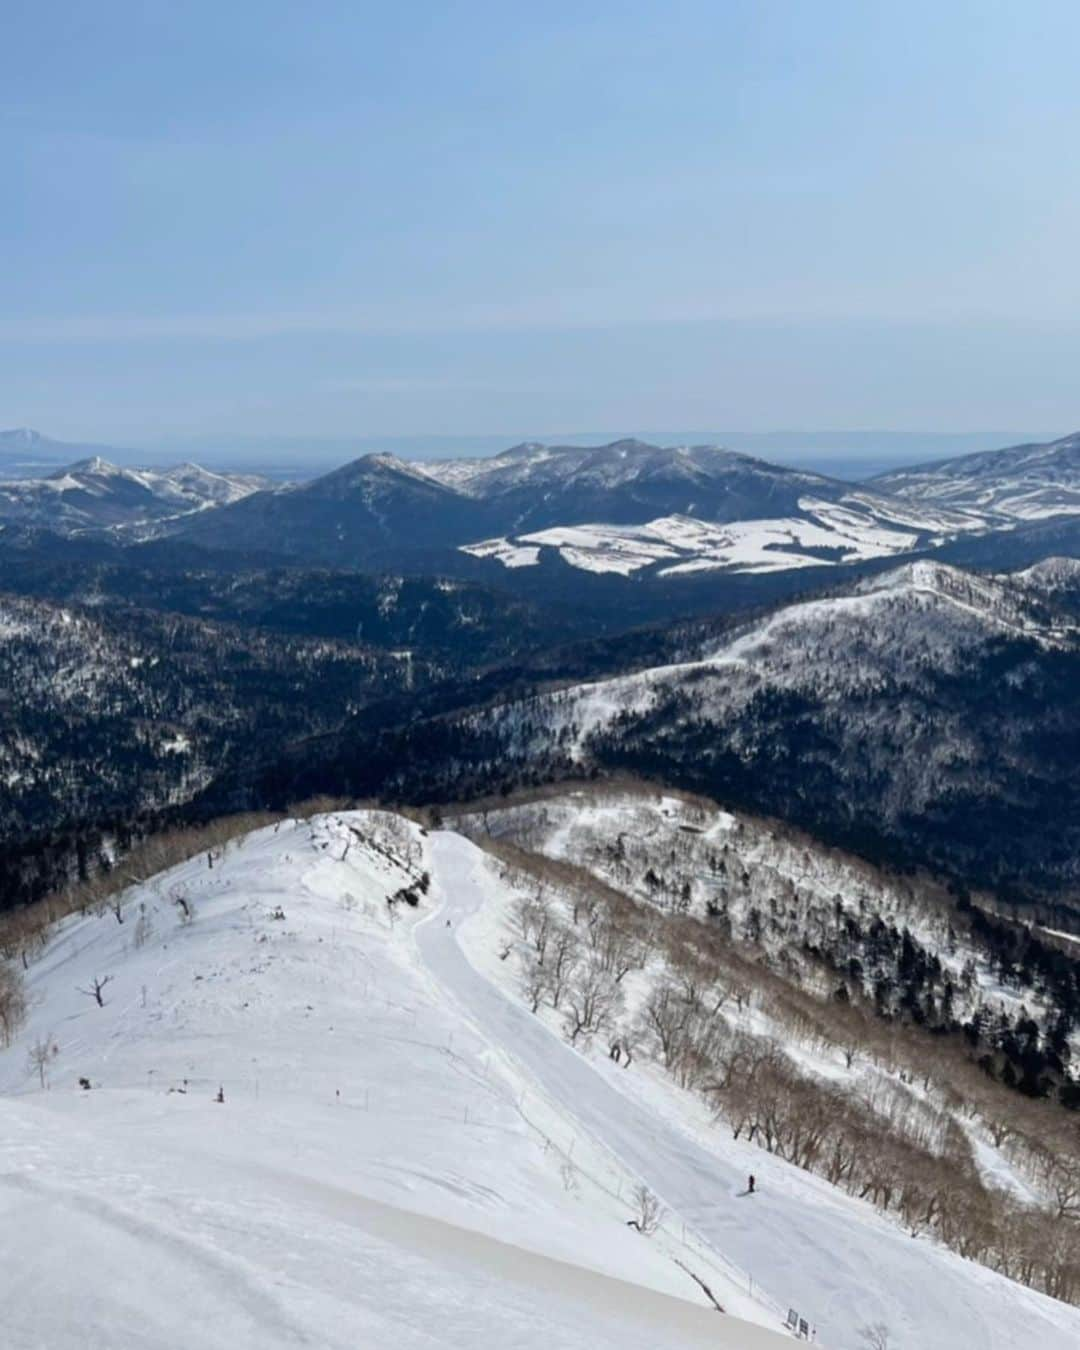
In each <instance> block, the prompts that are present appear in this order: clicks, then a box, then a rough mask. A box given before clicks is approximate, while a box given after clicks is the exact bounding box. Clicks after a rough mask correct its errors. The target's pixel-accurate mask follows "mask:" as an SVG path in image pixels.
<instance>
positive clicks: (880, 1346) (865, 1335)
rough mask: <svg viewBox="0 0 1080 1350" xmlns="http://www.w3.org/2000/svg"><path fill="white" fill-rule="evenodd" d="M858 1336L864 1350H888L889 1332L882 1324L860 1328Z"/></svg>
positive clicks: (875, 1323) (876, 1323)
mask: <svg viewBox="0 0 1080 1350" xmlns="http://www.w3.org/2000/svg"><path fill="white" fill-rule="evenodd" d="M859 1335H860V1337H861V1338H862V1342H863V1345H865V1346H866V1350H889V1343H890V1332H889V1328H888V1327H887V1326H886V1325H885V1323H884V1322H874V1323H872V1324H871V1325H870V1326H865V1327H860V1328H859Z"/></svg>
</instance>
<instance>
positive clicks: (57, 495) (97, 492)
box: [0, 433, 266, 534]
mask: <svg viewBox="0 0 1080 1350" xmlns="http://www.w3.org/2000/svg"><path fill="white" fill-rule="evenodd" d="M18 434H19V435H20V436H22V437H32V436H33V434H34V433H18ZM39 440H40V438H39ZM23 443H24V444H26V445H27V446H28V447H32V446H33V445H35V444H37V443H38V442H37V441H33V440H29V439H27V440H24V442H23ZM45 444H46V445H55V444H56V442H45ZM265 486H266V483H265V480H264V479H261V478H256V477H251V476H246V475H238V474H220V473H213V472H212V471H211V470H209V469H204V468H201V467H200V466H199V465H197V464H179V465H176V466H174V467H173V468H169V469H161V470H156V469H123V468H119V467H118V466H117V465H115V464H111V463H110V462H109V461H108V460H106V459H103V458H102V457H101V456H100V455H93V456H90V457H88V458H86V459H81V460H78V461H76V462H75V463H74V464H69V465H67V466H66V467H63V468H59V469H55V470H53V471H51V472H50V473H48V474H46V475H45V476H43V477H41V476H34V477H25V478H10V479H0V523H3V522H14V523H18V524H20V525H41V526H44V527H46V528H49V529H52V530H56V531H57V532H59V533H65V534H66V533H72V532H77V531H86V530H101V529H130V528H133V527H137V526H141V525H145V524H147V523H148V522H151V521H159V522H160V521H167V520H173V519H175V518H176V517H178V516H182V515H186V514H187V513H189V512H192V511H201V510H204V509H206V508H208V507H219V506H227V505H229V504H231V503H232V502H235V501H238V500H240V498H242V497H245V496H247V495H249V494H250V493H252V492H256V491H258V490H259V489H260V488H263V487H265Z"/></svg>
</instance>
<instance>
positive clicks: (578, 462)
mask: <svg viewBox="0 0 1080 1350" xmlns="http://www.w3.org/2000/svg"><path fill="white" fill-rule="evenodd" d="M1077 444H1078V440H1077V438H1067V439H1066V440H1063V441H1058V442H1054V443H1052V444H1050V445H1048V446H1044V447H1038V448H1036V447H1023V448H1022V449H1020V450H1003V451H997V452H993V453H986V454H979V455H975V456H964V457H962V458H961V459H959V460H954V461H946V462H944V463H943V464H941V465H934V466H928V467H926V468H917V469H913V470H909V471H907V472H899V473H894V474H889V475H885V476H883V477H880V478H877V479H874V480H872V481H870V482H869V483H866V484H862V485H859V484H852V483H849V482H844V481H841V480H839V479H835V478H827V477H825V476H824V475H821V474H814V473H809V472H806V471H803V470H800V469H796V468H790V467H785V466H780V465H775V464H770V463H768V462H767V461H765V460H760V459H755V458H752V457H751V456H748V455H743V454H739V453H737V452H735V451H731V450H724V449H721V448H718V447H715V446H686V447H679V448H664V447H659V446H654V445H648V444H646V443H644V442H641V441H634V440H624V441H616V442H613V443H611V444H610V445H605V446H598V447H592V448H582V447H580V446H547V445H541V444H537V443H526V444H523V445H519V446H515V447H513V448H512V449H510V450H507V451H504V452H503V453H502V454H500V455H496V456H493V457H491V458H481V459H471V460H469V459H457V460H442V461H434V462H430V463H420V464H407V463H405V462H404V461H402V460H398V459H395V458H394V457H392V456H388V455H369V456H365V457H364V458H363V459H360V460H357V461H355V462H354V463H353V464H351V465H347V466H346V467H345V468H343V469H339V470H336V471H335V472H334V473H332V474H328V475H325V476H324V477H322V478H318V479H315V480H314V481H312V482H310V483H304V484H301V485H298V486H293V487H286V488H279V489H276V490H274V491H271V492H264V493H258V494H255V495H252V496H250V497H249V498H247V499H246V500H245V501H243V502H241V503H238V504H234V505H231V506H228V507H226V508H224V514H223V515H220V516H216V517H213V518H211V517H206V516H203V517H201V518H198V519H192V520H188V521H182V522H180V523H179V524H178V525H177V526H176V527H175V529H174V530H173V533H174V534H176V535H177V536H178V537H182V538H186V539H188V540H191V541H193V542H196V543H199V544H200V545H201V546H203V547H209V548H218V547H228V548H233V549H240V550H245V549H246V550H252V551H259V552H266V551H268V550H269V551H276V552H278V553H280V554H282V555H285V556H289V557H292V558H296V559H301V560H303V561H305V562H309V563H319V564H322V565H328V566H352V567H355V566H367V565H372V564H373V563H374V562H376V561H381V562H389V563H390V564H391V565H407V564H408V563H409V562H410V561H411V560H414V559H419V558H421V557H427V558H429V559H430V557H431V553H432V551H433V550H435V551H438V550H442V551H444V552H445V551H450V552H451V553H453V552H458V553H462V554H464V555H466V556H467V557H469V558H471V559H473V560H478V561H481V562H483V563H485V564H486V569H487V570H486V573H485V574H486V575H489V576H491V577H492V578H495V577H497V576H498V574H499V572H500V571H501V572H503V573H504V580H505V579H506V576H505V574H506V573H510V572H520V571H521V570H523V569H526V568H530V567H534V566H537V565H539V564H544V563H547V564H549V565H550V564H552V563H557V564H560V565H562V566H563V567H569V568H572V569H578V570H581V571H586V572H591V573H594V574H595V573H600V574H611V575H614V576H621V577H629V576H634V577H635V578H638V579H657V578H670V577H680V576H688V575H691V574H701V573H703V572H728V573H731V572H735V573H748V572H749V573H759V572H776V571H787V570H790V569H794V568H814V567H821V566H835V565H837V564H841V563H851V562H866V561H869V560H873V559H876V558H885V557H891V556H899V555H904V554H915V553H922V552H925V551H927V550H934V549H938V548H941V547H943V546H945V545H947V544H949V543H951V542H953V541H956V540H958V539H970V538H975V537H978V536H981V535H985V534H988V533H991V532H996V531H1003V530H1007V531H1014V530H1016V529H1017V528H1019V527H1022V526H1024V525H1027V524H1030V523H1032V522H1035V521H1042V520H1046V519H1050V518H1053V517H1055V516H1069V515H1074V514H1080V460H1078V457H1077V454H1076V446H1077ZM439 566H440V567H441V568H443V569H447V568H449V569H450V570H455V569H457V568H460V567H461V566H463V563H462V561H461V560H459V561H458V562H457V563H456V564H455V563H454V562H453V559H452V557H449V558H448V557H441V558H440V559H439ZM471 575H476V573H472V574H471Z"/></svg>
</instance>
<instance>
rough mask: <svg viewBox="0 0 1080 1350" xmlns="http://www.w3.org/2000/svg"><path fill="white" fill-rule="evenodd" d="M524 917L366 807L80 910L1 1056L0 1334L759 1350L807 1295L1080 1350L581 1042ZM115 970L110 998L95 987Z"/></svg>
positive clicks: (926, 1248)
mask: <svg viewBox="0 0 1080 1350" xmlns="http://www.w3.org/2000/svg"><path fill="white" fill-rule="evenodd" d="M675 805H677V803H674V804H673V809H674V806H675ZM732 823H733V822H732V821H731V819H730V818H727V817H725V818H723V819H720V818H718V820H717V823H716V827H717V828H720V829H730V828H731V824H732ZM421 870H427V871H430V873H431V875H432V884H431V888H430V891H429V893H428V895H427V896H426V897H424V898H423V899H422V901H421V905H420V908H419V909H418V910H411V909H408V907H407V906H404V905H402V906H399V908H400V909H401V910H402V911H403V913H402V917H400V918H399V919H398V921H397V923H396V924H391V923H390V921H389V919H388V911H387V906H386V903H385V897H386V896H387V894H390V893H392V892H394V891H396V890H397V889H398V888H399V887H401V886H402V885H403V884H406V883H408V882H410V881H412V882H415V880H416V879H417V877H418V876H419V874H420V872H421ZM178 894H183V895H184V896H185V898H187V900H188V902H189V904H191V905H192V906H193V907H194V909H195V918H194V920H193V922H192V923H191V924H190V925H186V926H185V925H181V924H180V923H179V921H178V915H177V912H176V907H175V905H174V903H173V901H172V897H175V896H176V895H178ZM512 899H513V893H512V891H511V890H510V889H509V886H508V883H506V882H504V881H502V880H501V879H500V878H499V876H498V875H497V873H496V871H495V869H494V868H493V866H492V864H491V863H490V861H489V859H488V858H487V857H486V855H484V854H483V853H482V852H481V851H480V850H479V849H477V848H476V847H475V846H474V845H473V844H471V843H469V842H468V841H467V840H465V839H464V838H462V837H461V836H459V835H456V834H453V833H451V832H441V833H439V834H437V835H434V836H431V837H424V836H423V835H422V833H421V832H420V831H419V830H418V828H417V827H416V826H414V825H411V824H409V823H407V822H405V821H403V820H401V819H400V818H396V817H392V816H388V815H383V814H381V813H374V812H356V813H349V814H343V815H339V816H328V817H320V818H316V819H315V820H314V821H312V822H310V823H300V822H286V823H284V824H282V825H281V826H280V827H271V828H269V829H266V830H263V831H260V832H259V833H257V834H255V835H252V836H250V837H249V838H248V839H247V840H245V841H244V842H243V843H241V844H236V845H232V846H230V848H229V850H228V852H227V855H226V857H225V858H224V859H220V860H219V861H218V862H217V863H216V864H215V866H214V867H213V868H212V869H211V868H209V867H208V866H207V863H206V859H205V857H199V858H197V859H195V860H193V861H192V862H190V863H187V864H184V865H182V866H180V867H178V868H176V869H174V870H173V871H172V872H170V873H168V874H165V875H163V876H162V877H159V878H156V879H154V880H153V881H151V882H150V883H148V884H146V885H145V886H142V887H139V888H136V889H133V890H132V891H131V892H129V898H128V902H127V906H126V915H125V922H124V923H123V924H118V923H117V922H116V921H115V919H114V918H113V917H112V915H111V914H105V915H104V916H102V917H94V916H87V917H75V918H73V919H71V920H68V921H66V922H65V923H64V924H63V925H62V926H61V928H60V930H59V931H58V932H57V934H56V936H55V937H54V939H53V941H52V942H51V944H50V946H49V948H48V949H47V950H46V952H45V953H44V955H43V956H42V957H41V958H40V959H39V960H38V961H36V962H35V963H34V964H33V965H32V967H31V970H30V972H29V980H30V990H31V996H32V1003H33V1008H32V1012H31V1017H30V1022H29V1025H28V1026H27V1028H26V1029H25V1030H24V1031H23V1032H22V1033H21V1034H20V1036H19V1038H18V1039H17V1041H16V1043H15V1044H14V1045H13V1046H12V1047H11V1048H10V1049H9V1050H7V1051H6V1052H4V1051H0V1094H2V1095H0V1216H2V1219H0V1235H2V1236H0V1299H2V1301H3V1306H4V1309H5V1319H6V1320H5V1339H4V1344H5V1346H7V1345H11V1346H13V1347H17V1348H18V1350H22V1347H30V1346H48V1347H49V1350H74V1348H75V1347H76V1346H78V1347H84V1346H87V1345H89V1346H94V1345H101V1346H106V1345H107V1346H109V1347H110V1350H114V1348H118V1350H128V1348H129V1347H135V1346H139V1347H144V1346H162V1347H164V1346H173V1345H176V1344H179V1343H181V1342H182V1343H187V1344H193V1345H198V1346H200V1347H203V1346H206V1347H218V1346H221V1347H225V1346H229V1347H244V1346H252V1347H255V1346H258V1347H260V1350H262V1348H263V1347H271V1348H272V1347H276V1346H297V1345H299V1346H304V1345H310V1346H319V1347H338V1346H340V1347H346V1346H348V1347H350V1348H351V1347H355V1346H357V1345H364V1346H365V1347H367V1346H371V1347H377V1348H379V1347H384V1346H385V1347H390V1346H402V1347H406V1348H407V1350H412V1348H413V1347H416V1350H429V1348H430V1347H434V1346H440V1347H461V1350H465V1348H466V1347H468V1348H469V1350H473V1347H476V1346H478V1345H514V1346H519V1347H523V1350H531V1347H534V1346H535V1347H537V1348H538V1350H539V1347H541V1346H542V1347H544V1350H548V1347H550V1346H551V1345H553V1344H554V1345H558V1346H560V1347H567V1348H568V1350H578V1347H580V1348H581V1350H585V1347H601V1346H621V1347H629V1350H639V1347H640V1350H646V1347H648V1350H654V1347H656V1346H657V1345H663V1346H665V1347H671V1348H672V1350H678V1347H682V1346H694V1347H696V1346H702V1347H704V1346H706V1345H708V1346H719V1347H724V1346H731V1347H741V1348H744V1350H754V1347H761V1348H762V1350H765V1348H766V1347H768V1346H770V1345H774V1344H775V1345H779V1344H781V1343H784V1341H786V1338H784V1341H782V1340H781V1338H780V1336H779V1335H778V1334H777V1331H776V1328H777V1327H778V1325H779V1322H780V1321H781V1320H782V1316H783V1313H784V1312H786V1309H787V1307H788V1306H794V1307H796V1308H797V1309H799V1311H800V1312H802V1313H803V1315H804V1316H807V1317H808V1318H809V1319H810V1320H813V1321H814V1322H815V1323H816V1325H817V1327H818V1329H819V1338H818V1339H819V1343H821V1344H823V1345H826V1346H829V1347H832V1350H855V1347H856V1346H858V1345H859V1344H860V1342H859V1339H858V1332H857V1328H858V1326H859V1325H861V1324H863V1323H865V1322H868V1321H878V1320H881V1321H886V1322H887V1323H888V1324H889V1325H890V1326H891V1327H892V1329H893V1334H894V1337H895V1338H896V1341H897V1343H898V1344H899V1345H908V1344H911V1345H919V1346H920V1347H927V1350H945V1348H946V1347H948V1350H966V1348H967V1347H971V1350H974V1348H975V1347H980V1350H982V1347H986V1350H1004V1348H1005V1347H1010V1350H1012V1347H1015V1346H1017V1345H1022V1344H1034V1343H1037V1344H1039V1345H1040V1346H1041V1347H1042V1348H1043V1350H1057V1348H1058V1347H1061V1348H1062V1350H1064V1347H1066V1346H1070V1345H1074V1344H1076V1343H1077V1337H1078V1336H1080V1313H1077V1311H1076V1310H1075V1309H1071V1308H1068V1307H1066V1306H1065V1305H1061V1304H1056V1303H1053V1302H1051V1301H1050V1300H1047V1299H1045V1298H1042V1297H1040V1296H1038V1295H1035V1294H1033V1293H1031V1292H1029V1291H1027V1290H1024V1289H1022V1288H1020V1287H1019V1286H1015V1285H1013V1284H1010V1283H1009V1282H1008V1281H1005V1280H1003V1279H1001V1278H1000V1277H998V1276H996V1275H994V1274H992V1273H991V1272H989V1271H987V1270H984V1269H983V1268H981V1267H979V1266H976V1265H973V1264H971V1263H968V1262H964V1261H962V1260H960V1259H959V1258H958V1257H955V1256H953V1255H952V1254H950V1253H948V1252H946V1251H943V1250H941V1249H940V1248H938V1247H936V1246H935V1245H933V1244H932V1243H930V1242H927V1241H925V1240H921V1239H920V1240H916V1239H912V1238H910V1237H908V1236H907V1235H906V1234H904V1233H903V1232H902V1231H901V1230H900V1229H898V1228H896V1227H895V1226H894V1225H892V1224H891V1223H890V1222H888V1221H887V1220H885V1219H883V1218H882V1217H881V1216H879V1215H877V1214H876V1213H875V1212H874V1211H873V1210H871V1209H870V1208H869V1206H866V1205H863V1204H860V1203H859V1202H856V1201H853V1200H851V1199H848V1198H847V1197H844V1196H842V1195H840V1194H839V1193H837V1192H834V1191H832V1190H831V1188H829V1187H828V1186H827V1185H826V1184H825V1183H824V1182H822V1181H821V1180H820V1179H818V1178H814V1177H812V1176H810V1175H809V1174H806V1173H803V1172H800V1171H798V1170H797V1169H794V1168H792V1167H790V1166H788V1165H787V1164H784V1163H781V1162H779V1161H778V1160H777V1159H775V1158H771V1157H769V1156H768V1155H766V1154H765V1153H764V1152H762V1151H761V1150H759V1149H756V1148H754V1147H753V1146H750V1145H747V1144H746V1143H745V1142H743V1141H733V1140H731V1139H730V1138H728V1137H727V1133H726V1131H723V1130H720V1129H718V1128H717V1127H715V1126H713V1125H712V1124H711V1122H710V1121H709V1120H708V1118H707V1116H706V1115H705V1113H704V1111H703V1109H702V1108H701V1107H700V1106H699V1105H698V1104H696V1103H695V1102H693V1101H692V1100H691V1099H690V1098H688V1097H685V1096H684V1095H683V1094H680V1093H678V1092H677V1091H676V1090H675V1089H674V1088H672V1087H671V1085H670V1084H669V1083H668V1082H666V1081H665V1080H663V1079H662V1078H661V1077H660V1076H659V1075H658V1074H655V1073H652V1072H651V1071H650V1070H649V1069H648V1067H647V1066H641V1067H639V1066H638V1065H637V1064H635V1067H634V1068H633V1069H632V1070H625V1069H621V1068H618V1067H616V1066H615V1065H613V1064H612V1063H611V1062H610V1061H609V1060H608V1059H607V1057H606V1054H604V1053H603V1049H602V1048H601V1049H600V1050H599V1051H598V1052H597V1053H595V1054H592V1053H589V1052H588V1050H587V1049H586V1050H585V1052H584V1053H579V1052H578V1051H576V1050H574V1049H571V1048H570V1047H569V1046H568V1045H567V1044H565V1043H564V1042H563V1041H562V1040H561V1039H560V1038H559V1037H558V1035H557V1034H555V1033H554V1032H553V1031H552V1030H551V1029H550V1028H549V1027H548V1026H547V1025H545V1023H544V1022H543V1021H542V1020H541V1019H539V1018H536V1017H534V1016H533V1015H532V1014H530V1013H529V1012H528V1011H527V1010H526V1008H525V1007H524V1006H523V1005H522V1004H521V1003H520V1002H519V1001H518V999H517V997H516V992H515V990H514V988H513V983H514V979H515V975H514V967H513V963H512V962H510V961H505V962H504V961H501V960H500V949H501V947H502V945H503V939H502V937H501V936H500V935H501V934H502V933H503V932H504V931H505V927H506V923H507V917H508V913H509V906H510V904H511V902H512ZM140 906H145V909H144V910H141V909H140ZM279 908H280V913H281V914H282V917H280V918H277V917H275V914H276V913H277V912H279ZM140 915H142V916H144V917H145V916H148V923H149V925H151V926H152V929H153V931H152V932H150V933H149V935H147V934H146V933H142V934H141V936H137V931H136V930H137V926H138V924H139V923H140ZM447 919H449V921H450V926H447V922H446V920H447ZM104 975H111V976H112V977H113V979H112V982H111V983H110V984H109V985H108V986H107V988H106V991H105V1004H106V1006H105V1007H104V1008H98V1007H97V1006H96V1004H95V1003H94V1002H93V1000H92V999H89V998H87V997H86V996H85V995H83V994H81V993H79V992H78V991H79V989H80V988H83V989H85V988H87V987H89V985H90V981H91V980H92V979H93V978H94V977H95V976H98V977H101V976H104ZM49 1035H51V1036H53V1037H55V1039H56V1042H57V1044H58V1045H59V1054H58V1056H57V1057H56V1059H55V1061H54V1062H53V1064H52V1065H51V1067H50V1068H49V1070H48V1081H49V1088H48V1090H47V1091H42V1090H41V1089H40V1087H39V1085H38V1083H37V1079H36V1075H35V1074H34V1073H33V1072H32V1071H31V1070H30V1068H29V1067H28V1064H27V1060H26V1056H27V1048H28V1046H30V1045H31V1044H33V1042H34V1041H35V1040H36V1039H37V1038H39V1037H42V1036H49ZM83 1075H85V1076H87V1077H88V1078H90V1079H91V1080H92V1082H93V1083H94V1087H93V1089H92V1090H91V1091H89V1092H84V1091H81V1090H80V1089H79V1088H78V1086H77V1080H78V1078H79V1077H80V1076H83ZM219 1084H220V1085H222V1086H223V1088H224V1092H225V1101H224V1103H222V1104H218V1103H217V1102H215V1101H214V1100H213V1098H214V1095H215V1093H216V1091H217V1088H218V1086H219ZM181 1089H184V1090H181ZM568 1168H569V1169H571V1170H569V1171H568ZM750 1171H753V1172H754V1173H755V1174H756V1175H757V1176H758V1178H759V1187H760V1193H759V1194H757V1195H755V1196H754V1197H753V1199H750V1198H748V1197H745V1196H742V1195H740V1192H741V1191H742V1190H744V1189H745V1177H746V1175H747V1174H748V1172H750ZM566 1176H569V1177H570V1178H571V1185H570V1189H567V1185H566V1181H565V1177H566ZM642 1180H643V1181H644V1182H645V1183H646V1184H647V1185H648V1186H649V1187H650V1188H651V1189H652V1190H653V1191H654V1192H655V1194H656V1195H657V1196H658V1197H660V1199H661V1201H662V1202H663V1204H664V1205H665V1206H666V1208H667V1211H668V1214H667V1217H666V1219H665V1223H664V1226H663V1228H662V1229H661V1231H660V1232H659V1233H658V1234H657V1235H656V1236H655V1237H654V1238H652V1239H644V1238H641V1237H639V1236H638V1235H636V1234H635V1233H633V1232H632V1231H631V1230H630V1229H628V1228H627V1227H626V1219H627V1217H628V1216H629V1204H628V1199H627V1197H628V1196H629V1195H630V1194H631V1192H632V1190H633V1188H634V1186H635V1185H637V1184H638V1183H639V1182H641V1181H642ZM675 1258H678V1259H679V1260H681V1261H682V1262H683V1264H684V1265H685V1266H686V1267H688V1268H689V1269H691V1270H693V1271H694V1272H696V1273H697V1274H698V1275H699V1276H700V1277H701V1278H703V1279H705V1280H706V1282H707V1283H708V1284H709V1285H710V1287H711V1288H712V1289H713V1291H714V1293H715V1294H716V1295H717V1297H718V1298H719V1299H720V1301H721V1302H723V1303H724V1305H725V1306H726V1307H727V1308H728V1312H729V1315H728V1316H726V1317H721V1316H720V1315H718V1314H717V1313H716V1312H715V1311H713V1310H712V1309H710V1308H708V1307H707V1306H706V1305H705V1300H704V1298H703V1296H702V1295H701V1294H700V1292H699V1290H698V1288H697V1286H696V1285H695V1284H694V1282H693V1280H692V1279H691V1278H690V1277H689V1276H688V1275H687V1274H686V1272H685V1271H684V1270H683V1269H682V1268H681V1267H680V1266H678V1265H676V1264H675ZM136 1270H137V1271H138V1273H139V1278H138V1279H133V1278H132V1272H133V1271H136ZM751 1279H752V1281H753V1285H752V1288H751ZM741 1318H745V1319H747V1320H746V1321H742V1320H739V1319H741ZM769 1328H772V1329H773V1330H770V1329H769Z"/></svg>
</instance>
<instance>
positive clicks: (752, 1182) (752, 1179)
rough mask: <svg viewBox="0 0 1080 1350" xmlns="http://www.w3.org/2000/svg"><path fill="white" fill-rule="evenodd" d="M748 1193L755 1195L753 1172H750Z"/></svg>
mask: <svg viewBox="0 0 1080 1350" xmlns="http://www.w3.org/2000/svg"><path fill="white" fill-rule="evenodd" d="M747 1193H748V1194H749V1195H753V1194H754V1174H753V1172H751V1173H750V1186H749V1188H748V1191H747Z"/></svg>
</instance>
